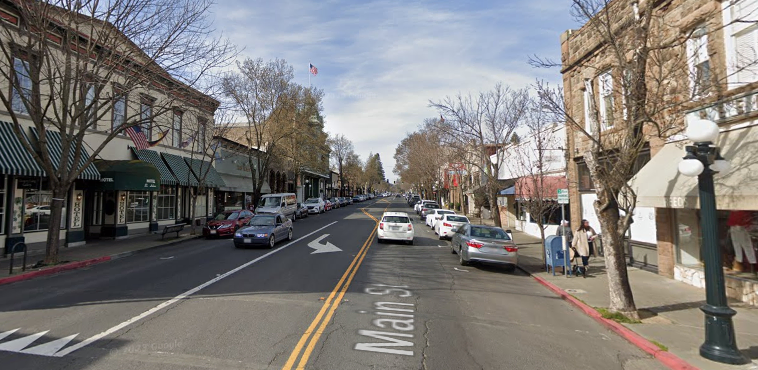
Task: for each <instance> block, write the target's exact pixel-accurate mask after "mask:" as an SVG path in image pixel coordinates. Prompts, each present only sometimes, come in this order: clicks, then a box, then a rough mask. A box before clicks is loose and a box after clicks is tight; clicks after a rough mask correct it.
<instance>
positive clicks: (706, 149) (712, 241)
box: [678, 119, 747, 364]
mask: <svg viewBox="0 0 758 370" xmlns="http://www.w3.org/2000/svg"><path fill="white" fill-rule="evenodd" d="M718 135H719V127H718V125H717V124H716V123H714V122H712V121H709V120H702V119H701V120H695V121H693V122H690V123H689V124H688V125H687V136H688V137H689V139H690V140H692V143H693V145H688V146H687V147H686V148H685V150H686V152H687V154H686V155H685V156H684V160H683V161H681V162H679V166H678V167H679V172H681V173H682V174H683V175H685V176H690V177H695V176H697V177H698V191H699V196H700V230H702V235H703V238H702V249H703V262H704V264H705V296H706V301H705V302H706V303H705V305H703V306H701V307H700V310H701V311H703V313H705V342H704V343H703V344H702V345H701V346H700V356H703V357H705V358H707V359H709V360H712V361H716V362H722V363H726V364H744V363H746V362H747V359H746V358H745V357H744V356H743V355H742V353H740V351H739V349H737V339H736V338H735V336H734V324H733V323H732V317H733V316H734V315H735V314H736V313H737V312H736V311H734V310H733V309H731V308H730V307H729V306H728V305H727V300H726V289H725V287H724V270H723V269H722V267H721V263H722V262H721V253H720V251H719V245H718V240H717V238H718V227H717V223H716V195H715V192H714V187H713V174H714V173H717V172H720V173H722V174H724V173H726V172H727V171H729V169H730V167H731V165H730V164H729V161H727V160H725V159H724V158H722V157H721V154H720V153H719V147H717V146H716V145H714V142H715V141H716V139H717V138H718Z"/></svg>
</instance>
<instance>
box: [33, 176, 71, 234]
mask: <svg viewBox="0 0 758 370" xmlns="http://www.w3.org/2000/svg"><path fill="white" fill-rule="evenodd" d="M48 189H49V185H48V183H47V180H42V181H40V184H39V186H38V187H37V188H36V189H32V190H26V191H25V192H24V205H25V209H24V231H25V232H28V231H41V230H47V229H48V227H49V226H48V225H49V223H50V208H51V207H50V204H51V203H52V200H53V192H52V191H50V190H48ZM66 214H67V213H66V201H65V200H64V201H63V210H62V211H61V229H65V228H66Z"/></svg>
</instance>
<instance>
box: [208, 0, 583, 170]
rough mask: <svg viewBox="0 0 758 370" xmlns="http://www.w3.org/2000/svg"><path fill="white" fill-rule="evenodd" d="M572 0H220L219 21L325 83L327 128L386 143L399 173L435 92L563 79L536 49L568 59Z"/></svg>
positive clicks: (248, 51)
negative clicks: (565, 42) (401, 154)
mask: <svg viewBox="0 0 758 370" xmlns="http://www.w3.org/2000/svg"><path fill="white" fill-rule="evenodd" d="M569 3H570V2H569V1H560V0H505V1H504V0H500V1H491V0H483V1H471V0H456V1H453V0H446V1H418V0H376V1H362V0H360V1H356V0H354V1H344V0H323V1H310V0H278V1H261V0H218V3H217V4H216V5H215V7H214V9H213V10H214V15H215V26H216V28H217V30H218V31H219V32H223V34H224V35H226V36H227V37H229V38H230V39H231V40H232V42H234V43H235V44H237V45H238V46H239V47H241V48H244V51H243V53H242V55H241V56H240V57H241V58H245V57H251V58H258V57H261V58H263V59H265V60H269V59H273V58H283V59H285V60H287V62H288V63H290V64H291V65H293V66H294V68H295V75H296V76H295V77H296V82H299V83H301V84H304V85H307V84H308V63H309V61H310V62H311V63H313V64H314V65H315V66H316V67H318V76H312V78H311V84H312V85H314V86H317V87H319V88H321V89H323V90H324V92H325V99H324V113H325V116H326V130H327V131H329V132H330V133H342V134H344V135H345V136H346V137H348V138H349V139H350V140H352V141H353V143H354V145H355V148H356V152H357V153H358V154H359V155H361V158H362V159H364V160H365V159H366V158H367V156H368V154H369V153H371V152H373V153H377V152H378V153H379V154H380V156H381V158H382V162H383V163H384V169H385V173H386V175H387V177H388V178H389V179H390V181H392V180H394V179H395V178H396V176H395V175H394V174H393V173H392V168H393V166H394V159H393V158H392V157H393V155H394V153H395V147H396V146H397V144H398V143H399V142H400V141H401V140H402V139H403V138H404V137H405V135H406V134H407V133H409V132H412V131H414V130H416V128H417V127H418V125H419V124H421V123H422V122H423V119H424V118H429V117H436V116H438V114H437V113H436V112H435V111H434V110H433V109H431V108H429V107H428V101H429V100H430V99H432V100H439V99H442V98H444V97H445V96H447V95H455V94H457V93H458V92H462V93H468V92H473V93H476V92H479V91H483V90H487V89H490V88H492V87H493V86H494V85H495V83H497V82H503V83H504V84H507V85H510V86H513V87H524V86H527V85H530V84H532V83H533V82H534V80H535V79H536V78H540V79H545V80H548V81H551V82H554V83H558V82H560V74H559V71H558V70H557V69H552V70H543V69H534V68H532V67H531V66H529V65H528V63H527V60H528V56H529V55H531V54H538V55H540V56H544V57H549V58H552V59H554V60H560V43H559V36H560V34H561V33H562V32H563V31H565V30H566V29H569V28H577V25H576V23H575V22H574V21H573V19H572V18H571V16H570V15H569Z"/></svg>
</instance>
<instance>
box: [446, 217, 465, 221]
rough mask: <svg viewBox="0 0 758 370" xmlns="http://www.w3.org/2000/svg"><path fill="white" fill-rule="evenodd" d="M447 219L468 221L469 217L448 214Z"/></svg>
mask: <svg viewBox="0 0 758 370" xmlns="http://www.w3.org/2000/svg"><path fill="white" fill-rule="evenodd" d="M447 220H448V221H450V222H468V218H466V217H465V216H447Z"/></svg>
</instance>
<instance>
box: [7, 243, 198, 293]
mask: <svg viewBox="0 0 758 370" xmlns="http://www.w3.org/2000/svg"><path fill="white" fill-rule="evenodd" d="M201 237H202V235H200V236H195V237H194V238H187V239H182V240H177V241H173V242H169V243H166V244H159V245H155V246H152V247H149V248H142V249H138V250H135V251H128V252H121V253H117V254H112V255H110V256H103V257H97V258H92V259H88V260H84V261H76V262H71V263H66V264H63V265H57V266H54V267H51V268H48V269H43V270H37V271H30V272H26V273H23V274H21V275H16V276H9V277H6V278H0V285H5V284H11V283H16V282H19V281H24V280H31V279H34V278H37V277H40V276H47V275H53V274H57V273H59V272H63V271H69V270H76V269H80V268H84V267H87V266H92V265H96V264H100V263H103V262H108V261H112V260H117V259H119V258H124V257H128V256H132V255H135V254H138V253H141V252H144V251H149V250H154V249H158V248H161V247H168V246H171V245H176V244H180V243H184V242H186V241H190V240H195V239H198V238H201Z"/></svg>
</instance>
